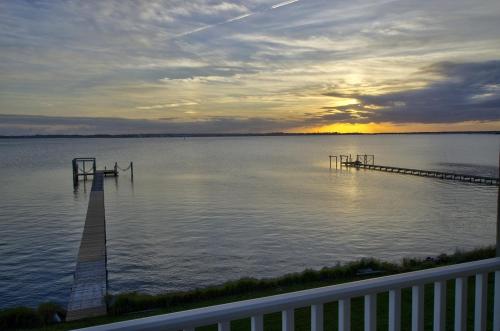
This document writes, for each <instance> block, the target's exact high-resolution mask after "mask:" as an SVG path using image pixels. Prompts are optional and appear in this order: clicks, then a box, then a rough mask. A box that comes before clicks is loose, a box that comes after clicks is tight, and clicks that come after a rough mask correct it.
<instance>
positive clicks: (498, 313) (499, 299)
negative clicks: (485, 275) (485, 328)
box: [493, 270, 500, 331]
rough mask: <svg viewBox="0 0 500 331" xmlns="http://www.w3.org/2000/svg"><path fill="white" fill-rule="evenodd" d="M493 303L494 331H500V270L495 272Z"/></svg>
mask: <svg viewBox="0 0 500 331" xmlns="http://www.w3.org/2000/svg"><path fill="white" fill-rule="evenodd" d="M494 296H495V297H494V298H493V300H494V303H493V331H500V270H499V271H495V290H494Z"/></svg>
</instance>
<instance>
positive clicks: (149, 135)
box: [0, 131, 500, 139]
mask: <svg viewBox="0 0 500 331" xmlns="http://www.w3.org/2000/svg"><path fill="white" fill-rule="evenodd" d="M454 134H488V135H490V134H491V135H498V134H500V131H422V132H374V133H362V132H348V133H341V132H317V133H305V132H304V133H300V132H297V133H287V132H265V133H134V134H89V135H81V134H61V135H53V134H46V135H44V134H36V135H0V139H48V138H54V139H60V138H63V139H64V138H66V139H68V138H70V139H79V138H224V137H233V138H234V137H310V136H313V137H314V136H379V135H380V136H383V135H454Z"/></svg>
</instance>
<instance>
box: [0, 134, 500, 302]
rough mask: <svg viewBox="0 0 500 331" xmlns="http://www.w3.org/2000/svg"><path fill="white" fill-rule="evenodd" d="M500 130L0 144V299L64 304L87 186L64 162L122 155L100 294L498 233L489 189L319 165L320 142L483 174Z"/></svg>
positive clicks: (110, 194) (430, 251) (491, 167)
mask: <svg viewBox="0 0 500 331" xmlns="http://www.w3.org/2000/svg"><path fill="white" fill-rule="evenodd" d="M499 145H500V136H493V135H410V136H409V135H401V136H398V135H391V136H331V137H250V138H248V137H245V138H188V139H185V140H184V139H176V138H165V139H163V138H158V139H155V138H153V139H68V140H66V139H43V140H0V155H1V158H0V170H1V173H0V187H1V191H0V307H6V306H14V305H21V304H22V305H36V304H37V303H39V302H41V301H46V300H55V301H58V302H61V303H66V300H67V297H68V295H69V290H70V286H71V282H72V272H73V270H74V266H75V265H74V263H75V257H76V254H77V249H78V246H79V241H80V237H81V232H82V229H83V223H84V218H85V212H86V208H87V198H88V193H89V190H90V182H89V183H87V185H81V186H80V188H79V190H78V191H77V192H73V187H72V178H71V159H72V158H73V157H77V156H95V157H97V162H98V167H100V168H103V167H104V166H105V165H107V166H112V165H113V163H114V161H118V163H119V164H120V165H122V166H126V165H128V162H129V161H131V160H132V161H134V166H135V174H134V175H135V176H134V182H133V183H132V182H131V181H130V177H129V174H128V173H122V174H121V176H120V177H119V178H118V179H117V180H115V179H113V178H109V179H107V180H106V182H105V203H106V221H107V236H108V268H109V284H110V289H111V292H113V293H114V292H121V291H143V292H150V293H158V292H163V291H170V290H182V289H189V288H194V287H199V286H205V285H209V284H217V283H221V282H223V281H226V280H229V279H236V278H240V277H243V276H255V277H270V276H276V275H282V274H284V273H289V272H294V271H301V270H303V269H305V268H321V267H322V266H325V265H334V264H336V263H337V262H344V261H350V260H353V259H358V258H361V257H366V256H374V257H377V258H382V259H387V260H399V259H400V258H402V257H405V256H422V257H423V256H428V255H436V254H439V253H442V252H452V251H454V250H455V249H457V248H460V249H469V248H473V247H477V246H482V245H486V244H493V243H494V240H495V238H494V237H495V235H494V234H495V218H496V194H497V191H496V189H495V188H494V187H488V186H481V185H477V184H467V183H458V182H452V181H443V180H437V179H429V178H420V177H413V176H403V175H396V174H387V173H380V172H374V171H362V170H361V171H356V170H351V171H347V170H342V171H341V170H338V171H336V170H333V171H329V169H328V155H329V154H331V153H334V154H340V153H349V152H350V153H353V154H356V153H373V154H376V156H377V163H379V164H389V165H395V166H408V167H415V168H424V169H440V170H450V171H455V172H466V173H477V174H484V175H494V174H495V173H496V172H497V171H498V170H497V168H496V166H497V165H498V163H497V162H498V151H499Z"/></svg>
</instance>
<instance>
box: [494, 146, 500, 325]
mask: <svg viewBox="0 0 500 331" xmlns="http://www.w3.org/2000/svg"><path fill="white" fill-rule="evenodd" d="M498 178H500V152H499V153H498ZM496 248H497V249H496V252H497V257H500V185H498V193H497V247H496ZM495 331H496V330H495Z"/></svg>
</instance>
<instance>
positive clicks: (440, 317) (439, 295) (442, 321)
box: [434, 280, 446, 331]
mask: <svg viewBox="0 0 500 331" xmlns="http://www.w3.org/2000/svg"><path fill="white" fill-rule="evenodd" d="M445 327H446V281H445V280H443V281H438V282H435V283H434V331H441V330H445Z"/></svg>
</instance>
